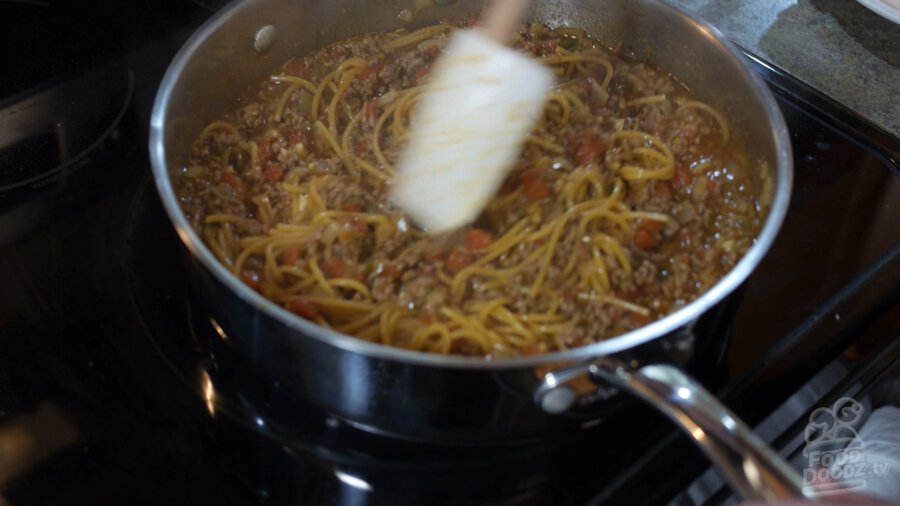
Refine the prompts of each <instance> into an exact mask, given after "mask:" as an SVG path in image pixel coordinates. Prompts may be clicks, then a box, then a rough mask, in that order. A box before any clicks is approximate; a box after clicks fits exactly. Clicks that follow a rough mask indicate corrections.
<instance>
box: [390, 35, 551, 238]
mask: <svg viewBox="0 0 900 506" xmlns="http://www.w3.org/2000/svg"><path fill="white" fill-rule="evenodd" d="M553 80H554V76H553V73H552V72H551V71H550V70H549V69H548V68H546V67H545V66H543V65H541V64H540V63H538V62H537V61H534V60H532V59H530V58H528V57H527V56H525V55H524V54H522V53H520V52H518V51H516V50H514V49H512V48H509V47H506V46H503V45H501V44H499V43H497V42H495V41H493V40H492V39H490V38H488V37H487V36H486V35H485V34H484V33H482V32H480V31H479V30H477V29H471V30H461V31H458V32H456V33H454V34H453V36H452V37H451V40H450V42H449V43H448V45H447V48H446V49H445V51H444V54H443V55H442V56H441V58H440V59H439V60H438V63H437V66H436V68H435V70H434V73H433V78H432V81H431V83H430V84H429V85H428V86H429V87H428V89H427V90H426V92H425V93H424V95H423V97H422V99H421V102H420V103H419V105H418V108H417V110H416V113H415V121H414V123H413V125H412V129H411V132H410V139H409V144H408V145H407V147H406V149H405V150H404V151H403V153H402V154H401V157H400V160H399V163H398V165H397V174H396V177H395V180H394V188H393V200H394V202H395V203H396V204H397V205H398V206H399V207H400V208H401V209H403V210H404V211H406V212H407V213H409V214H410V216H411V217H412V218H413V219H414V220H415V221H416V222H417V223H418V224H419V225H421V226H422V227H424V228H425V229H426V230H429V231H430V232H435V233H437V232H443V231H448V230H452V229H455V228H457V227H460V226H463V225H466V224H467V223H470V222H471V221H473V220H474V219H475V218H477V217H478V215H479V214H480V213H481V211H482V210H483V209H484V206H485V205H486V204H487V202H488V200H490V198H491V197H492V196H493V195H494V194H495V193H496V191H497V188H498V187H499V186H500V184H501V183H502V182H503V179H504V177H505V176H506V174H507V172H508V171H509V169H510V168H511V167H512V166H513V165H514V164H515V162H516V160H517V159H518V157H519V154H520V153H521V151H522V146H523V144H524V143H525V138H526V137H527V135H528V132H529V131H530V130H531V129H532V128H533V127H534V124H535V122H536V121H537V119H538V117H539V116H540V114H541V112H542V111H543V108H544V102H545V100H546V97H547V94H548V93H549V91H550V86H551V85H552V83H553Z"/></svg>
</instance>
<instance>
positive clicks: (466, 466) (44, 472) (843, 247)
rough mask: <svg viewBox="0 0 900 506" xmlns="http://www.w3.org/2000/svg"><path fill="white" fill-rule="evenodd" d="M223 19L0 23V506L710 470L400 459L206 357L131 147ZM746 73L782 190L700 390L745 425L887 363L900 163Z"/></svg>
mask: <svg viewBox="0 0 900 506" xmlns="http://www.w3.org/2000/svg"><path fill="white" fill-rule="evenodd" d="M125 4H127V5H125ZM220 6H221V2H200V1H198V2H187V1H182V2H142V3H140V5H132V4H131V3H126V2H119V3H114V2H88V3H86V4H85V5H79V6H78V8H77V9H75V8H74V7H73V6H72V5H70V4H68V3H65V4H64V3H52V2H2V1H0V40H2V41H3V43H2V44H0V48H3V49H2V50H3V51H17V52H18V54H20V55H28V56H29V58H26V59H25V60H22V59H14V58H4V59H2V64H0V65H3V72H2V73H0V75H2V76H3V78H0V133H2V135H0V279H2V280H3V288H2V290H0V505H4V506H5V504H9V505H31V504H60V503H68V504H185V503H199V504H210V503H213V502H215V503H219V504H284V503H296V504H409V503H413V504H548V503H553V504H622V503H627V504H638V503H647V504H659V503H665V502H667V501H669V500H671V499H672V498H673V497H676V495H678V494H679V493H681V492H682V491H683V490H684V488H685V487H687V486H688V484H689V483H690V482H691V481H692V480H693V479H694V478H695V477H696V476H698V475H699V474H700V473H702V472H703V471H704V469H705V468H706V466H707V463H706V461H705V460H704V459H703V458H702V456H701V455H700V453H699V452H698V451H697V450H696V449H694V448H693V447H692V446H691V445H690V443H689V442H688V441H687V439H686V438H684V437H682V436H681V435H680V434H679V433H677V432H676V431H675V429H674V428H673V427H672V426H670V425H669V424H668V422H666V421H665V420H664V419H663V418H662V417H661V416H659V415H657V414H656V413H654V412H653V411H651V410H649V409H644V408H641V407H637V408H635V409H633V410H630V411H627V412H626V413H625V414H624V415H622V416H620V417H613V418H612V419H609V420H606V421H604V422H603V423H601V424H598V425H597V426H596V427H593V428H591V429H590V430H585V431H582V432H580V433H577V434H571V435H562V436H560V435H556V436H553V437H552V438H548V439H547V440H546V441H538V442H533V443H528V444H523V445H519V446H514V447H505V448H502V449H497V448H468V447H467V448H448V447H445V446H440V447H438V446H430V445H427V444H413V443H407V442H400V441H394V440H391V439H389V438H386V437H381V436H377V435H373V434H368V433H365V432H364V431H361V430H358V429H355V428H353V427H350V426H347V425H345V424H344V423H343V422H341V421H340V420H338V419H336V418H334V417H332V416H330V415H329V414H328V413H325V412H323V411H322V410H321V409H319V408H317V407H315V406H309V405H304V404H303V403H302V402H301V401H293V400H291V399H282V398H280V397H279V393H278V392H277V390H274V389H273V388H272V387H271V385H266V384H264V383H260V382H259V381H258V380H257V378H255V376H254V375H253V372H252V371H249V370H247V368H246V367H245V366H244V364H243V362H242V361H241V359H240V357H234V356H231V355H230V354H229V353H227V351H217V350H216V349H215V348H214V344H213V343H214V342H215V336H214V332H215V329H214V328H213V327H212V326H211V324H210V322H209V320H208V319H207V318H205V316H204V315H203V313H202V310H200V309H199V307H198V305H197V304H195V303H194V301H193V300H192V295H191V291H190V289H189V287H188V286H187V285H186V283H185V281H184V279H183V271H182V262H181V261H182V256H183V255H184V254H185V253H184V251H183V248H182V247H181V246H180V243H179V242H178V239H177V237H176V236H175V234H174V231H173V230H172V228H171V226H170V225H169V223H168V221H167V219H166V217H165V214H164V213H163V211H162V209H161V205H160V203H159V201H158V199H157V197H156V193H155V188H154V186H153V184H152V181H151V176H150V168H149V161H148V158H147V152H146V139H147V126H148V124H149V111H150V107H151V106H152V101H153V97H154V94H155V91H156V86H157V85H158V82H159V79H160V78H161V76H162V73H163V72H164V70H165V67H166V65H167V64H168V62H169V61H170V60H171V58H172V57H173V56H174V54H175V52H176V51H177V49H178V47H179V46H180V44H181V43H182V42H183V41H184V40H185V39H186V38H187V36H188V35H189V34H190V33H191V32H192V31H193V29H195V28H196V27H197V26H198V25H199V23H201V22H202V21H203V20H204V19H206V18H207V17H208V16H209V15H211V13H212V12H213V11H214V10H215V9H217V8H219V7H220ZM753 64H754V67H755V68H756V69H757V71H758V72H760V73H761V74H762V75H763V76H764V77H765V78H766V79H767V81H768V82H769V83H770V86H771V87H772V89H773V91H774V92H775V94H776V96H777V97H778V99H779V103H780V105H781V107H782V110H783V112H784V114H785V117H786V119H787V121H788V124H789V128H790V131H791V139H792V142H793V144H794V149H795V162H796V181H795V189H794V193H793V197H792V203H791V209H790V212H789V214H788V218H787V221H786V223H785V225H784V228H783V230H782V232H781V234H780V236H779V238H778V240H777V242H776V243H775V245H774V247H773V248H772V250H771V253H770V254H769V255H768V257H767V258H766V260H765V261H764V262H763V263H762V265H761V266H760V267H759V269H758V270H757V271H756V272H755V273H754V274H753V276H752V277H751V278H750V280H749V281H748V283H747V285H746V287H745V289H744V292H743V297H742V298H741V300H740V303H739V305H738V308H737V312H736V316H735V318H734V320H733V322H732V324H731V330H730V338H729V340H728V347H727V348H726V349H724V350H723V352H722V354H721V357H720V359H719V360H717V361H716V363H714V364H709V367H707V368H706V369H705V371H706V374H704V377H703V379H704V381H706V383H707V385H708V386H710V387H711V388H713V389H714V390H715V391H716V392H717V393H718V394H719V395H720V397H722V398H723V399H724V400H725V401H726V403H728V404H729V406H730V407H732V408H733V409H734V410H735V411H736V412H737V413H738V414H739V415H741V416H742V417H744V418H745V419H746V420H747V421H748V422H750V423H751V424H757V423H759V422H760V421H762V420H763V419H765V418H767V417H768V416H769V415H771V414H772V412H773V410H775V409H776V407H777V406H779V405H780V404H781V403H782V402H783V401H785V399H787V398H788V397H790V396H791V394H792V393H793V392H794V391H796V390H798V389H800V388H801V387H802V386H803V385H804V384H806V383H808V382H809V381H810V380H811V379H813V378H815V377H816V375H817V374H818V373H819V372H820V371H822V370H823V369H824V368H826V367H828V366H829V364H833V363H835V361H840V362H841V363H842V364H844V365H845V366H846V367H845V368H844V369H845V370H846V371H848V372H847V373H846V374H845V376H846V378H845V381H850V380H852V379H856V380H858V379H859V378H862V377H866V378H874V377H878V376H879V374H882V372H883V371H889V370H892V369H890V368H891V367H892V364H896V361H897V357H898V353H900V350H898V346H897V339H896V338H897V330H896V329H897V328H900V311H898V300H900V227H897V226H896V224H895V220H896V217H897V216H900V212H898V211H900V173H898V168H897V167H898V166H897V156H898V153H900V149H898V146H900V141H898V139H897V138H895V137H892V136H889V135H887V134H885V133H884V132H883V131H880V130H878V129H876V128H874V127H872V126H871V125H869V124H867V123H865V122H864V121H861V120H860V119H859V118H857V117H856V116H854V115H853V114H852V113H849V112H848V111H846V110H844V109H843V108H841V107H840V106H839V105H837V104H834V103H831V102H830V101H829V100H827V99H825V98H823V97H821V96H819V95H818V94H816V93H815V92H813V91H811V90H809V89H807V88H805V87H804V86H802V85H801V84H799V83H797V82H795V81H794V80H793V79H791V78H790V77H789V76H786V75H784V74H782V73H780V72H779V71H778V70H777V69H772V68H770V67H768V66H766V65H765V64H764V63H762V62H758V61H755V60H753ZM9 76H13V77H9ZM854 375H855V376H854ZM213 389H214V390H215V392H216V395H215V396H212V395H210V392H211V391H212V390H213ZM809 402H810V403H811V404H810V406H809V407H810V408H812V407H813V406H814V405H815V402H816V400H815V399H814V400H811V401H809ZM273 405H276V406H287V407H285V408H284V410H286V411H289V412H290V420H291V423H285V422H284V420H285V418H284V417H280V416H278V415H279V411H278V409H275V408H273V407H272V406H273ZM801 419H802V416H800V417H798V418H797V420H801ZM795 421H796V420H795ZM797 423H799V422H797ZM787 425H788V426H790V425H791V423H788V424H787ZM794 425H796V424H794ZM788 430H789V429H788V428H785V431H788ZM790 430H797V427H793V429H790ZM799 430H802V427H801V428H800V429H799ZM778 437H779V436H778V435H776V436H775V438H774V439H773V443H774V444H776V446H777V445H778V444H779V441H778ZM651 483H652V485H650V484H651ZM721 500H723V498H722V497H718V498H716V497H713V498H712V499H710V501H711V503H716V501H721Z"/></svg>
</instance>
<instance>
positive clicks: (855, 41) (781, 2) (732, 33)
mask: <svg viewBox="0 0 900 506" xmlns="http://www.w3.org/2000/svg"><path fill="white" fill-rule="evenodd" d="M670 1H671V2H672V3H674V4H675V5H678V6H679V7H681V8H683V9H684V10H686V11H688V12H690V13H693V14H694V15H696V16H697V17H699V18H700V19H703V20H705V21H706V22H708V23H710V24H712V25H713V26H715V27H716V28H718V29H719V30H720V31H721V32H722V33H724V34H725V36H726V37H727V38H729V39H730V40H731V41H732V42H734V43H735V44H738V45H740V46H742V47H743V48H745V49H746V50H748V51H750V52H751V53H753V54H755V55H756V56H758V57H760V58H762V59H764V60H766V61H768V62H770V63H772V64H773V65H775V66H776V67H779V68H781V69H783V70H785V71H787V72H788V73H789V74H791V75H792V76H794V77H796V78H798V79H800V80H801V81H803V82H805V83H806V84H808V85H810V86H812V87H813V88H815V89H817V90H818V91H820V92H822V93H824V94H825V95H828V96H829V97H831V98H832V99H834V100H836V101H838V102H840V103H842V104H843V105H845V106H847V107H848V108H850V109H852V110H853V111H855V112H856V113H858V114H859V115H861V116H862V117H863V118H865V119H867V120H869V121H871V122H872V123H874V124H875V125H877V126H879V127H881V128H883V129H885V130H886V131H887V132H888V133H889V134H892V135H894V136H895V137H898V138H900V25H897V24H894V23H893V22H891V21H889V20H887V19H884V18H882V17H880V16H878V15H877V14H875V13H874V12H872V11H870V10H868V9H867V8H866V7H864V6H863V5H861V4H860V3H858V2H856V1H853V0H743V1H741V0H670Z"/></svg>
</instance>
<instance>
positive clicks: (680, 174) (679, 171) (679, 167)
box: [672, 163, 694, 188]
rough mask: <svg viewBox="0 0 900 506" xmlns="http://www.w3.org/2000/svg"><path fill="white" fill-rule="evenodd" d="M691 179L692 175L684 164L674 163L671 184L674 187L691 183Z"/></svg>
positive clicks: (681, 186)
mask: <svg viewBox="0 0 900 506" xmlns="http://www.w3.org/2000/svg"><path fill="white" fill-rule="evenodd" d="M693 180H694V176H693V175H691V170H690V169H689V168H688V167H687V166H686V165H685V164H683V163H676V164H675V174H674V175H673V176H672V186H674V187H675V188H684V187H685V186H688V185H689V184H691V182H692V181H693Z"/></svg>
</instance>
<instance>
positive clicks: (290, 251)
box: [281, 248, 300, 265]
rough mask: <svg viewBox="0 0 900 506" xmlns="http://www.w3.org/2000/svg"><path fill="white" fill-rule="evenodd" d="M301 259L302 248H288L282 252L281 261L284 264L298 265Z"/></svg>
mask: <svg viewBox="0 0 900 506" xmlns="http://www.w3.org/2000/svg"><path fill="white" fill-rule="evenodd" d="M299 260H300V250H299V249H297V248H287V249H285V250H284V251H282V252H281V262H282V263H283V264H284V265H296V264H297V262H298V261H299Z"/></svg>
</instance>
